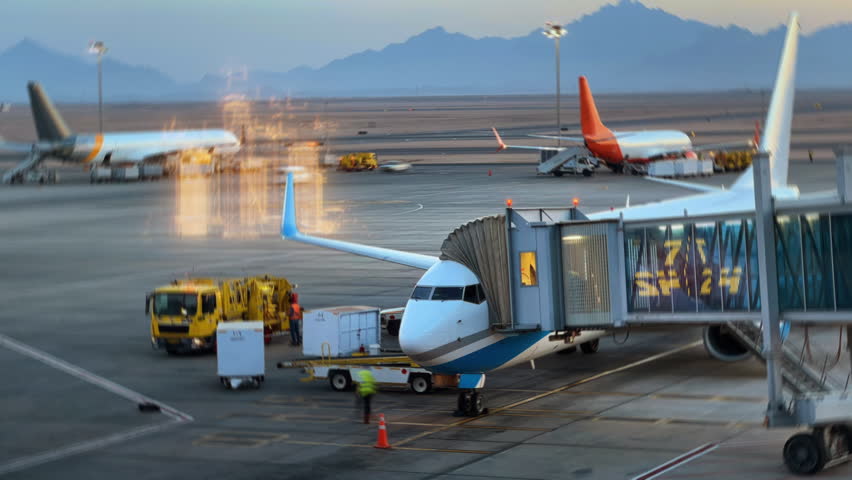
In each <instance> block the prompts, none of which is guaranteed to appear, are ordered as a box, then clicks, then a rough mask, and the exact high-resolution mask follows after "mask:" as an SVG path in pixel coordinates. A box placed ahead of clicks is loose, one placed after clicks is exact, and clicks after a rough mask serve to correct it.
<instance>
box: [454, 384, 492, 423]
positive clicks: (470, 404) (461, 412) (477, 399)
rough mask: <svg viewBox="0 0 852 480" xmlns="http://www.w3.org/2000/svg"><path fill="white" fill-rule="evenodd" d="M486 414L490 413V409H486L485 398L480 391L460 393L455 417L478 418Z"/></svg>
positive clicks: (463, 391)
mask: <svg viewBox="0 0 852 480" xmlns="http://www.w3.org/2000/svg"><path fill="white" fill-rule="evenodd" d="M486 413H488V409H487V408H485V396H484V395H483V394H482V393H480V392H479V390H462V391H461V392H459V399H458V404H457V406H456V411H455V413H454V415H455V416H457V417H478V416H480V415H484V414H486Z"/></svg>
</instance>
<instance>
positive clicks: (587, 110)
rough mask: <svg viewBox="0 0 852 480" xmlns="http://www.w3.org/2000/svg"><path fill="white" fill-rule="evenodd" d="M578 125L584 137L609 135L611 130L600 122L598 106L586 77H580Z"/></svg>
mask: <svg viewBox="0 0 852 480" xmlns="http://www.w3.org/2000/svg"><path fill="white" fill-rule="evenodd" d="M580 125H581V126H582V128H583V136H584V137H611V136H612V132H610V130H609V129H608V128H606V126H605V125H604V124H603V122H601V117H600V115H598V107H596V106H595V99H594V97H592V90H591V89H590V88H589V82H588V81H587V80H586V77H580Z"/></svg>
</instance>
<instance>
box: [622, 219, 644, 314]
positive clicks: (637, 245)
mask: <svg viewBox="0 0 852 480" xmlns="http://www.w3.org/2000/svg"><path fill="white" fill-rule="evenodd" d="M646 250H647V249H646V248H645V229H644V228H641V227H640V228H635V227H634V228H629V227H625V229H624V259H625V262H626V265H625V269H624V270H625V272H626V275H627V278H626V279H625V280H626V281H627V311H628V312H647V311H648V297H647V295H643V293H644V292H646V291H648V290H649V289H650V286H649V284H648V283H647V279H646V278H645V276H646V275H645V274H644V273H641V272H646V271H647V268H646V267H645V257H646Z"/></svg>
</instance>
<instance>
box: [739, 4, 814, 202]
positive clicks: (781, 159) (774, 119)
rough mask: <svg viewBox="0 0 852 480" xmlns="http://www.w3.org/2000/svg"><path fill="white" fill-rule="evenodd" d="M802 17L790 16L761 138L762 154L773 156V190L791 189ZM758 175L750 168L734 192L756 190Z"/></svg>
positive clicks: (759, 149)
mask: <svg viewBox="0 0 852 480" xmlns="http://www.w3.org/2000/svg"><path fill="white" fill-rule="evenodd" d="M799 28H800V27H799V15H798V14H797V13H795V12H794V13H792V14H790V20H789V22H788V24H787V36H786V38H785V39H784V49H783V50H782V52H781V61H780V62H779V64H778V75H777V77H776V78H775V89H774V90H773V91H772V100H771V101H770V103H769V111H768V112H767V113H766V121H765V122H764V124H763V126H764V128H763V135H762V137H761V138H760V144H759V147H758V151H760V152H766V153H769V162H770V165H771V172H772V187H773V189H775V188H779V189H782V188H786V187H787V171H788V167H789V165H790V130H791V128H792V123H793V100H794V97H795V92H796V55H797V53H798V46H799ZM753 186H754V174H753V173H752V170H751V167H749V168H748V169H747V170H746V171H745V172H744V173H743V174H742V175H741V176H740V178H738V179H737V181H736V182H735V183H734V185H733V188H752V187H753Z"/></svg>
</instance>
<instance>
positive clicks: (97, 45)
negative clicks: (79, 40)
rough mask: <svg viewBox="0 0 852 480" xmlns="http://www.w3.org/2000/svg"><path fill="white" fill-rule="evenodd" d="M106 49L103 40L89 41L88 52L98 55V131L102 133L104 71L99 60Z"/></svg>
mask: <svg viewBox="0 0 852 480" xmlns="http://www.w3.org/2000/svg"><path fill="white" fill-rule="evenodd" d="M107 50H109V49H108V48H107V47H106V45H104V42H101V41H99V40H98V41H92V42H89V53H91V54H92V55H97V56H98V133H101V134H102V133H104V95H103V81H104V73H103V68H102V67H101V60H102V59H103V57H104V54H106V52H107Z"/></svg>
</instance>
